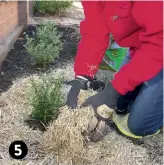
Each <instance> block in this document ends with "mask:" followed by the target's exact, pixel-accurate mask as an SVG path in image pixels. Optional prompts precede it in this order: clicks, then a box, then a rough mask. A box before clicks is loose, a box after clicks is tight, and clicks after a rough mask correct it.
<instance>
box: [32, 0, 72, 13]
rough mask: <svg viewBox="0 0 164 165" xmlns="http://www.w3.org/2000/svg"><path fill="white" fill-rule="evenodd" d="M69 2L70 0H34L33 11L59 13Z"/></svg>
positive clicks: (67, 6)
mask: <svg viewBox="0 0 164 165" xmlns="http://www.w3.org/2000/svg"><path fill="white" fill-rule="evenodd" d="M71 4H72V2H71V1H42V0H41V1H34V12H36V13H42V14H50V15H55V14H60V13H61V12H63V11H65V10H66V9H67V8H69V7H70V6H71Z"/></svg>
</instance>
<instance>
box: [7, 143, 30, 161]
mask: <svg viewBox="0 0 164 165" xmlns="http://www.w3.org/2000/svg"><path fill="white" fill-rule="evenodd" d="M27 153H28V148H27V145H26V144H25V143H24V142H23V141H14V142H13V143H11V145H10V147H9V154H10V156H11V157H12V158H14V159H23V158H24V157H25V156H26V155H27Z"/></svg>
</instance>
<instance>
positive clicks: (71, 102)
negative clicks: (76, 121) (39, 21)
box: [66, 76, 89, 109]
mask: <svg viewBox="0 0 164 165" xmlns="http://www.w3.org/2000/svg"><path fill="white" fill-rule="evenodd" d="M88 83H89V79H88V78H86V77H82V76H79V77H76V78H75V79H74V80H73V81H71V85H72V87H71V89H70V91H69V93H68V95H67V102H66V104H67V105H68V106H69V107H71V108H72V109H75V108H76V107H77V101H78V95H79V93H80V90H81V89H83V90H87V89H88Z"/></svg>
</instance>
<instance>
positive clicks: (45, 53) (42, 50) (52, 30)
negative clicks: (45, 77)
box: [25, 22, 62, 67]
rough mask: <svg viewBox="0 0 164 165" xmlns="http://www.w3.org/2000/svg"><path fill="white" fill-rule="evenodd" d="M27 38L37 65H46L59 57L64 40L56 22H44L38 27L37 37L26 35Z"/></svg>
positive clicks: (30, 51) (29, 48) (28, 46)
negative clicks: (62, 40)
mask: <svg viewBox="0 0 164 165" xmlns="http://www.w3.org/2000/svg"><path fill="white" fill-rule="evenodd" d="M26 40H27V42H26V45H25V47H26V49H27V52H28V53H29V54H30V55H31V56H32V57H33V58H34V60H35V64H36V65H37V66H39V67H46V66H47V65H48V64H50V63H51V62H53V60H54V59H55V58H58V57H59V52H60V50H61V47H62V42H61V41H60V35H59V34H58V31H57V28H56V27H55V24H54V23H52V22H44V23H43V24H41V25H40V26H38V27H37V28H36V37H35V38H32V37H30V36H28V35H26Z"/></svg>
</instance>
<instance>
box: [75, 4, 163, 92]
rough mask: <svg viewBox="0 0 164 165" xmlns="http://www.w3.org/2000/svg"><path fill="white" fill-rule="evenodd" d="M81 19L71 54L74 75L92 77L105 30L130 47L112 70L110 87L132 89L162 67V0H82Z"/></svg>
mask: <svg viewBox="0 0 164 165" xmlns="http://www.w3.org/2000/svg"><path fill="white" fill-rule="evenodd" d="M82 5H83V8H84V14H85V19H84V20H83V21H82V22H81V24H80V33H81V36H82V39H81V41H80V42H79V45H78V52H77V55H76V58H75V64H74V71H75V74H76V75H83V76H84V75H85V76H91V77H94V75H95V74H96V72H97V70H98V68H99V65H100V63H101V61H102V58H103V56H104V53H105V50H106V49H107V48H108V45H109V33H110V32H111V33H112V34H113V36H114V39H115V41H116V42H117V43H118V44H119V45H120V46H122V47H130V49H131V52H130V54H131V56H132V60H131V61H130V62H129V63H128V64H126V65H125V66H123V67H122V68H121V69H120V71H119V72H118V73H116V75H115V77H114V79H113V80H112V85H113V87H114V88H115V89H116V90H117V91H118V92H119V93H120V94H123V95H124V94H125V93H126V92H128V91H132V90H133V89H134V88H135V87H136V86H138V85H139V84H141V83H143V82H145V81H147V80H149V79H151V78H153V77H154V76H155V75H156V74H157V73H158V72H159V71H160V70H161V69H162V68H163V58H162V52H163V47H162V46H163V45H162V44H163V43H162V42H163V24H162V21H163V18H162V17H163V2H155V1H154V2H153V1H152V2H151V1H145V2H143V1H142V2H141V1H136V2H134V1H133V2H131V1H126V2H124V1H120V2H117V1H113V2H112V1H90V2H89V1H83V2H82Z"/></svg>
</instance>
